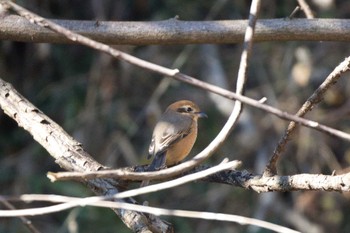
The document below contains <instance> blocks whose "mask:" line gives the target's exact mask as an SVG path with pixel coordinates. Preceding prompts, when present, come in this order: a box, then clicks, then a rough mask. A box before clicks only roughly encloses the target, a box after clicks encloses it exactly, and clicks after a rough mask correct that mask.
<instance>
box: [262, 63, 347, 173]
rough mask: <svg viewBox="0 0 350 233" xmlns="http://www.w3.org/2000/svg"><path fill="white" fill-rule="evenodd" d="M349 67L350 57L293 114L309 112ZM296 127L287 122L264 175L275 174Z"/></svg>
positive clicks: (300, 114)
mask: <svg viewBox="0 0 350 233" xmlns="http://www.w3.org/2000/svg"><path fill="white" fill-rule="evenodd" d="M349 67H350V57H348V58H346V59H345V60H344V61H343V62H341V63H340V64H339V65H338V66H337V67H335V69H334V70H333V71H332V72H331V73H330V74H329V75H328V76H327V78H326V79H325V80H324V81H323V82H322V84H321V85H320V86H319V87H318V88H317V89H316V91H315V92H314V93H313V94H312V95H311V96H310V97H309V98H308V99H307V100H306V102H305V103H304V104H303V105H302V107H301V108H300V109H299V111H298V112H297V113H296V114H295V115H296V116H299V117H304V116H305V115H306V113H308V112H310V111H311V110H312V109H313V108H314V107H315V105H317V104H318V103H319V102H320V101H321V100H322V99H323V96H324V94H325V92H326V91H327V90H328V89H329V88H330V87H332V86H334V85H335V84H336V83H337V81H338V80H339V79H340V77H342V74H343V73H345V72H347V71H348V70H349ZM297 128H298V125H297V123H296V122H294V121H292V122H290V123H289V125H288V127H287V129H286V131H285V133H284V135H283V136H282V138H281V139H280V140H279V142H278V145H277V147H276V148H275V150H274V152H273V155H272V157H271V158H270V161H269V163H268V164H267V165H266V168H265V171H264V175H265V176H272V175H275V174H276V172H277V171H276V164H277V161H278V160H279V158H280V156H281V154H282V153H283V151H284V150H285V147H286V145H287V143H288V141H289V140H290V138H291V136H292V135H293V133H294V132H295V130H296V129H297Z"/></svg>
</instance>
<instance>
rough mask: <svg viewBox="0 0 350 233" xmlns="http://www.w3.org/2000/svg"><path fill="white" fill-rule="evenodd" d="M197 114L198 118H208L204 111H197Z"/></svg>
mask: <svg viewBox="0 0 350 233" xmlns="http://www.w3.org/2000/svg"><path fill="white" fill-rule="evenodd" d="M196 115H197V116H198V118H208V116H207V114H205V113H204V112H196Z"/></svg>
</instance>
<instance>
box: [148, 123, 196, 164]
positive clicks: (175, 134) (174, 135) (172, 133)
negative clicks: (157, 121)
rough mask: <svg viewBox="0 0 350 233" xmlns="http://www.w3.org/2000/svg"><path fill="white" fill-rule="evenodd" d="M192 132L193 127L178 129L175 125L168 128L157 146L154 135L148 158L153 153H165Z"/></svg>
mask: <svg viewBox="0 0 350 233" xmlns="http://www.w3.org/2000/svg"><path fill="white" fill-rule="evenodd" d="M190 132H191V129H190V128H189V127H188V128H187V130H179V131H178V130H176V129H174V128H173V127H169V128H168V129H166V130H165V131H164V133H163V135H162V137H161V138H160V140H159V145H158V146H157V148H156V146H155V144H156V139H155V138H154V137H153V138H152V141H151V144H150V146H149V150H148V153H149V154H148V156H147V158H148V159H150V158H151V157H152V156H153V155H155V156H156V155H157V154H162V153H164V152H165V151H166V150H167V149H168V148H169V147H170V146H171V145H173V144H175V143H176V142H178V141H179V140H181V139H182V138H184V137H186V136H187V135H188V134H189V133H190ZM155 150H157V151H155Z"/></svg>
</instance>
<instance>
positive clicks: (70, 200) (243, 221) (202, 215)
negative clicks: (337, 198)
mask: <svg viewBox="0 0 350 233" xmlns="http://www.w3.org/2000/svg"><path fill="white" fill-rule="evenodd" d="M0 197H1V196H0ZM3 198H4V199H8V200H20V201H25V202H29V201H41V202H42V201H46V202H53V203H62V202H63V204H58V205H53V206H49V207H41V208H31V209H23V210H15V211H11V210H0V217H16V216H34V215H43V214H49V213H56V212H58V211H62V210H66V209H69V208H73V207H77V206H85V205H88V206H96V207H108V208H110V207H112V208H120V209H129V210H133V211H140V212H144V213H150V214H153V215H168V216H177V217H184V218H197V219H206V220H215V221H227V222H235V223H238V224H240V225H254V226H258V227H261V228H265V229H269V230H272V231H275V232H281V233H298V232H299V231H295V230H292V229H289V228H287V227H283V226H280V225H277V224H273V223H269V222H266V221H263V220H258V219H254V218H247V217H243V216H239V215H233V214H222V213H212V212H203V211H200V212H199V211H188V210H177V209H163V208H156V207H150V206H141V205H135V204H128V203H121V202H111V201H104V200H97V199H98V197H88V198H77V197H67V196H60V195H44V194H27V195H21V196H19V197H18V198H13V197H9V198H7V197H3ZM92 199H96V200H95V201H94V202H91V201H90V200H92Z"/></svg>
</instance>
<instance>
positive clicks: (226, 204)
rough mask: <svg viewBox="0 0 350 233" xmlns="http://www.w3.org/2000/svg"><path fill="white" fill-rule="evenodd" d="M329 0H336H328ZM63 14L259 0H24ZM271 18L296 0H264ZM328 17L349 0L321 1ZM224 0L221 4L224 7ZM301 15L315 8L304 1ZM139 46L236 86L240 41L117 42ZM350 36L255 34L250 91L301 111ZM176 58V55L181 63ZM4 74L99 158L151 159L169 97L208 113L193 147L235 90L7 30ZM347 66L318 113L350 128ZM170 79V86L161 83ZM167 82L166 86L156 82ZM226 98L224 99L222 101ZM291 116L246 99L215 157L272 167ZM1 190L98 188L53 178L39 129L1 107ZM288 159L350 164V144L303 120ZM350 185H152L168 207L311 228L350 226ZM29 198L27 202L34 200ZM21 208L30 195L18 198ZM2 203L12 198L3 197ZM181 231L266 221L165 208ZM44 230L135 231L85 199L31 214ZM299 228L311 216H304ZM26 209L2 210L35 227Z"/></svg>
mask: <svg viewBox="0 0 350 233" xmlns="http://www.w3.org/2000/svg"><path fill="white" fill-rule="evenodd" d="M326 2H328V4H325V3H326ZM17 3H19V4H21V5H23V6H25V7H27V8H28V9H31V10H33V11H34V12H36V13H38V14H40V15H42V16H45V17H48V18H55V19H80V20H111V21H154V20H164V19H169V18H173V17H175V16H176V15H178V16H179V17H180V19H182V20H199V21H201V20H204V19H207V17H208V15H209V16H210V18H211V19H213V20H219V19H245V18H247V16H248V12H249V5H250V4H249V1H185V0H178V1H151V0H148V1H146V0H139V1H136V0H135V1H123V0H119V1H107V0H104V1H98V0H90V1H78V0H76V1H67V0H54V1H35V0H26V1H17ZM262 3H263V5H262V11H261V13H260V18H281V17H287V16H289V14H290V13H291V12H292V11H293V10H294V8H295V7H296V5H297V2H296V1H271V0H269V1H263V2H262ZM310 4H311V8H312V9H313V10H314V12H315V13H316V16H317V17H319V18H348V17H349V12H350V11H349V9H350V3H349V2H348V1H332V0H329V1H316V0H314V1H310ZM214 6H215V7H219V8H218V9H216V8H215V7H214ZM296 17H304V15H303V14H302V12H300V13H299V14H297V15H296ZM116 47H117V48H118V49H120V50H123V51H126V52H128V53H131V54H133V55H135V56H137V57H140V58H143V59H146V60H149V61H152V62H155V63H157V64H161V65H164V66H167V67H172V66H173V63H174V62H175V61H178V62H179V63H183V66H182V67H181V71H182V72H183V73H186V74H189V75H192V76H194V77H197V78H198V79H202V80H206V81H209V82H212V83H214V84H218V83H219V82H221V83H222V85H224V86H225V87H226V88H228V89H231V90H234V84H235V81H236V75H237V70H238V64H239V59H240V53H241V50H242V47H241V45H240V44H227V45H187V46H183V45H168V46H156V45H153V46H116ZM349 54H350V47H349V44H348V43H344V42H343V43H339V42H337V43H336V42H305V41H301V42H295V41H293V42H264V43H259V44H255V45H254V49H253V57H252V59H251V63H250V73H249V77H248V87H247V90H246V95H248V96H250V97H254V98H257V99H259V98H261V97H263V96H266V97H267V99H268V103H269V104H271V105H273V106H276V107H278V108H280V109H283V110H286V111H288V112H291V113H293V112H296V111H297V110H298V108H299V107H300V106H301V104H302V103H303V102H304V101H305V100H306V99H307V98H308V97H309V96H310V95H311V94H312V93H313V91H314V90H315V89H316V88H317V87H318V85H319V84H320V83H321V82H322V81H323V80H324V78H325V77H326V76H327V75H328V74H329V73H330V72H331V71H332V70H333V69H334V67H335V66H336V65H337V64H338V63H340V62H341V61H342V60H343V58H344V57H346V56H349ZM179 63H177V65H176V67H179ZM0 75H1V77H2V78H3V79H5V80H6V81H8V82H10V83H12V84H13V85H14V86H15V88H16V89H17V90H18V91H19V92H20V93H21V94H23V95H24V96H25V97H26V98H28V99H29V100H30V101H31V102H32V103H34V104H35V105H36V106H38V107H39V108H40V109H41V110H42V111H43V112H45V113H46V114H47V115H48V116H50V117H51V118H52V119H53V120H55V121H56V122H57V123H59V124H60V125H61V126H62V127H63V128H64V129H65V130H66V131H68V133H70V134H71V135H73V136H74V137H75V139H77V140H78V141H80V142H82V143H83V144H84V147H85V149H86V150H87V151H88V152H89V153H90V154H91V155H93V156H94V158H95V159H96V160H97V161H99V162H100V163H102V164H104V165H106V166H110V167H114V168H117V167H124V166H133V165H136V164H143V163H146V162H147V161H146V154H147V150H148V145H149V143H150V137H151V134H152V130H153V126H154V123H155V121H156V120H157V118H158V117H159V115H160V114H161V112H162V111H163V110H164V108H165V107H166V106H167V105H169V104H170V103H172V102H174V101H176V100H180V99H190V100H194V101H195V102H197V103H198V105H199V106H200V107H201V108H202V110H203V111H205V112H206V113H207V115H208V116H209V118H208V119H204V120H202V121H201V123H200V125H199V130H200V134H199V137H198V140H197V143H196V145H195V148H194V150H193V151H192V154H193V155H194V154H196V152H199V151H200V150H201V149H203V148H204V147H205V146H206V145H207V144H208V143H209V142H210V141H211V140H212V139H213V138H214V136H215V135H216V134H217V133H218V132H219V130H220V128H221V127H222V126H223V124H224V122H225V120H226V117H227V113H228V112H229V111H230V110H231V108H232V106H233V102H232V103H231V102H228V103H227V102H223V101H221V100H219V101H218V100H217V99H215V98H214V97H213V96H211V95H209V94H208V93H207V92H205V91H202V90H199V89H196V88H194V87H191V86H188V85H186V84H182V83H178V82H176V81H170V80H168V79H163V77H160V76H157V75H154V74H153V73H150V72H145V71H144V70H141V69H139V68H135V67H133V66H130V65H129V64H126V63H124V62H119V61H116V60H113V59H111V58H110V57H108V56H107V55H103V54H100V53H98V52H96V51H92V50H91V49H88V48H86V47H83V46H77V45H60V44H30V43H19V42H12V41H1V42H0ZM347 78H348V74H346V75H345V76H344V77H343V78H342V79H341V81H340V82H339V83H338V84H337V85H336V86H335V87H334V88H332V89H331V90H330V91H328V93H327V94H326V97H325V100H324V101H323V102H322V104H320V105H319V106H318V108H316V109H314V111H313V112H312V113H310V114H309V115H308V118H310V119H314V120H316V121H319V122H321V123H324V124H326V125H329V126H332V127H335V128H338V129H342V130H344V131H349V128H350V124H349V111H350V110H349V106H350V102H349V100H348V99H349V98H348V97H349V93H350V85H349V82H348V80H347ZM160 87H165V89H164V91H163V92H162V93H161V94H156V92H155V91H156V90H159V89H160ZM157 93H158V92H157ZM218 103H220V106H218ZM286 125H287V122H284V121H282V120H279V119H277V118H276V117H274V116H271V115H267V114H266V113H264V112H261V111H260V110H256V109H252V108H250V107H245V109H244V113H243V115H242V117H241V119H240V124H239V126H238V127H237V128H236V129H235V130H234V131H233V133H232V135H231V136H230V138H229V139H228V141H227V143H225V145H224V146H223V147H222V148H221V149H220V150H219V151H218V152H217V154H216V155H215V156H213V157H212V158H211V159H210V160H209V161H207V163H208V164H214V163H216V162H218V161H221V160H222V159H223V158H224V157H229V158H231V159H238V160H241V161H243V169H247V170H248V171H251V172H253V173H261V172H262V171H263V169H264V165H265V164H266V162H267V160H268V158H269V156H270V155H271V154H272V152H273V150H274V147H275V146H276V145H277V142H278V140H279V138H280V137H281V136H282V135H283V131H284V129H285V127H286ZM0 126H1V127H0V165H1V169H0V187H1V194H3V195H5V194H8V195H19V194H24V193H48V194H50V193H54V194H63V195H75V196H88V195H91V193H90V191H89V190H88V189H87V188H85V187H84V186H82V185H80V184H79V183H75V182H60V183H50V182H49V180H48V179H47V178H46V172H47V171H60V168H59V167H58V166H57V165H56V164H55V162H54V161H53V159H52V158H51V157H50V156H48V154H47V152H46V151H45V150H43V149H42V148H41V147H40V145H38V144H37V143H36V142H35V141H34V140H33V139H32V138H31V136H30V135H29V134H28V133H26V132H25V131H24V130H23V129H20V128H18V126H17V125H16V124H15V123H14V121H12V120H11V119H9V118H8V117H7V116H5V115H4V113H3V112H2V111H1V112H0ZM282 158H283V159H282V161H281V162H280V167H281V170H280V174H284V175H289V174H298V173H323V174H330V173H332V171H334V170H335V171H336V172H337V173H338V174H340V173H343V172H346V170H347V168H348V167H349V163H350V150H349V146H348V144H346V143H345V142H343V141H340V140H338V139H334V138H332V137H329V136H327V135H324V134H321V133H319V132H317V131H313V130H310V129H307V128H301V129H300V130H299V132H298V133H297V134H296V136H295V137H294V138H293V141H292V142H290V144H289V146H288V150H287V151H286V152H285V154H284V155H283V157H282ZM349 197H350V196H349V195H348V194H341V193H326V192H293V193H266V194H257V193H254V192H252V191H249V190H243V189H241V188H235V187H229V186H225V185H219V184H207V183H200V182H198V183H191V184H187V185H183V186H181V187H177V188H176V189H171V190H167V191H162V192H159V193H156V194H150V195H147V196H143V197H142V199H146V200H148V201H149V202H150V204H151V205H154V206H160V207H165V208H182V209H188V210H199V211H214V212H224V213H231V214H239V215H243V216H249V217H256V218H261V219H265V220H267V221H271V222H274V223H277V224H281V225H284V226H289V227H292V228H295V227H296V226H297V225H298V224H299V225H300V227H301V229H306V230H308V231H309V232H327V231H331V232H349V231H350V223H349V222H350V213H349V200H348V199H349ZM27 206H28V205H26V207H27ZM17 207H18V208H21V207H24V206H19V205H17ZM1 208H2V207H1ZM165 219H167V220H169V221H170V222H172V223H173V224H174V225H175V229H176V230H177V231H178V232H264V231H262V230H259V229H255V228H249V227H245V226H239V225H237V224H231V223H222V222H208V221H204V220H193V219H180V218H165ZM31 220H32V221H33V224H34V225H35V226H37V227H38V228H39V229H40V230H42V232H97V231H98V232H113V231H116V229H117V232H129V230H128V229H127V228H126V227H125V226H124V224H123V223H122V222H121V221H120V220H119V219H118V218H117V217H116V215H115V214H114V213H113V212H112V211H110V210H108V209H99V208H91V207H87V208H77V209H73V210H70V211H64V212H61V213H57V214H50V215H46V216H39V217H33V218H31ZM299 229H300V228H299ZM25 231H26V229H25V228H24V226H23V225H21V224H19V220H18V219H15V218H13V219H0V232H25Z"/></svg>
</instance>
